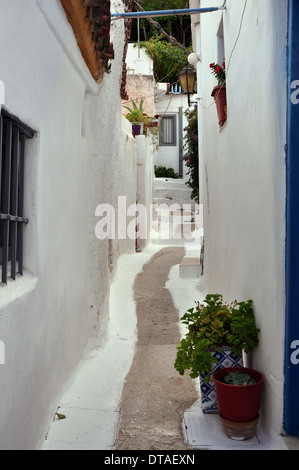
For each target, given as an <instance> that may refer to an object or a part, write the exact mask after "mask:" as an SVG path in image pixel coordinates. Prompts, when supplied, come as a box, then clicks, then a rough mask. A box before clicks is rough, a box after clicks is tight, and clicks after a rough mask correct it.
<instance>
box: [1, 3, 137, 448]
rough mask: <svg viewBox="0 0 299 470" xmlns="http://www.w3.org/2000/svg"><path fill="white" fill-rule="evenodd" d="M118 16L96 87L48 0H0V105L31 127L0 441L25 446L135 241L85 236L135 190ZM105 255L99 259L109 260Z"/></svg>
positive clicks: (99, 322)
mask: <svg viewBox="0 0 299 470" xmlns="http://www.w3.org/2000/svg"><path fill="white" fill-rule="evenodd" d="M123 33H124V32H123V22H117V24H114V25H113V26H112V30H111V39H112V41H113V42H114V48H115V52H116V58H115V61H114V63H113V66H112V73H111V74H110V75H106V76H105V77H104V80H103V82H102V84H101V85H100V86H98V85H96V83H95V82H94V81H93V79H92V78H91V76H90V74H89V71H88V69H87V67H86V66H85V63H84V61H83V59H82V57H81V54H80V52H79V49H78V46H77V43H76V41H75V37H74V34H73V31H72V29H71V27H70V25H69V23H68V22H67V19H66V16H65V14H64V11H63V9H62V7H61V4H60V2H59V1H58V0H51V1H49V0H27V1H26V7H25V6H24V1H23V0H9V1H7V0H4V1H2V2H1V15H0V41H1V48H0V80H2V81H3V82H4V84H5V90H6V101H5V106H6V108H7V110H8V111H10V112H11V113H13V114H15V115H17V116H18V117H19V118H20V119H22V120H23V121H24V122H26V123H27V124H28V125H30V126H31V127H33V128H34V129H35V130H36V131H37V134H36V136H35V138H34V139H33V140H32V141H30V142H29V144H28V152H27V156H26V195H25V202H26V207H25V214H26V217H28V218H29V219H30V223H29V225H28V226H26V228H25V249H24V256H25V259H24V264H25V275H24V277H23V278H21V279H18V280H17V281H16V282H15V283H14V282H9V284H8V286H3V285H1V286H0V339H1V341H3V342H4V344H5V353H6V357H5V360H6V363H5V365H3V366H1V374H0V388H1V403H0V448H1V449H2V450H4V449H5V450H10V449H33V448H34V447H35V446H36V445H37V443H38V441H39V439H43V438H44V433H45V431H46V428H45V426H47V424H48V422H49V419H50V416H51V413H53V412H55V410H56V408H55V403H56V399H57V397H58V394H59V391H60V390H61V387H62V386H63V385H64V383H65V382H66V381H67V380H68V378H69V377H70V374H71V373H72V371H73V370H74V368H75V367H76V365H77V363H78V361H79V359H80V358H81V356H82V354H83V352H84V350H85V348H86V347H87V345H88V340H89V339H90V338H93V340H94V341H95V340H98V341H101V340H104V338H105V326H106V324H107V322H108V317H109V311H108V295H109V285H110V280H111V278H112V277H113V271H114V267H113V266H115V265H116V262H117V257H118V255H119V254H120V253H122V252H127V251H132V250H134V242H131V241H130V240H124V241H122V242H117V241H114V242H113V243H112V244H111V246H110V247H109V246H108V245H109V243H108V241H107V240H104V241H100V240H98V239H96V237H95V225H96V222H97V220H96V217H95V210H96V207H97V205H98V204H101V203H102V202H105V203H112V204H115V203H116V201H117V196H118V195H119V194H127V196H128V201H132V202H135V199H136V145H135V142H134V140H133V138H132V136H131V135H130V132H129V133H127V132H126V131H124V128H123V118H122V115H121V100H120V97H119V88H120V77H121V67H122V54H123V45H124V36H123ZM109 265H110V266H109Z"/></svg>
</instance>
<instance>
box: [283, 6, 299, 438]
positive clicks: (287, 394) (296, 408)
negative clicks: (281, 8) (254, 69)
mask: <svg viewBox="0 0 299 470" xmlns="http://www.w3.org/2000/svg"><path fill="white" fill-rule="evenodd" d="M298 21H299V2H298V0H289V26H288V123H287V124H288V127H287V162H286V163H287V169H286V171H287V182H286V186H287V196H286V197H287V206H286V232H287V233H286V331H285V386H284V431H285V433H286V434H288V435H291V436H299V400H298V396H299V315H298V285H299V244H298V240H299V218H298V208H299V186H298V181H299V159H298V148H299V134H298V122H299V99H298V94H299V92H298V83H299V82H298V80H299V48H298V45H299V31H298Z"/></svg>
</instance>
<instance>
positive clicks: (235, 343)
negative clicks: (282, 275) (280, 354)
mask: <svg viewBox="0 0 299 470" xmlns="http://www.w3.org/2000/svg"><path fill="white" fill-rule="evenodd" d="M181 322H182V323H183V324H184V325H186V327H187V333H186V335H185V337H184V338H183V339H182V340H181V342H180V343H179V345H178V347H177V349H178V350H177V356H176V360H175V364H174V366H175V369H176V370H177V371H178V372H179V373H180V374H181V375H184V373H185V371H186V370H189V371H190V376H191V377H192V378H196V377H198V376H199V374H200V373H201V374H202V375H203V376H205V378H206V381H207V382H208V381H209V380H210V373H211V369H212V365H213V364H215V363H217V359H216V358H215V355H213V354H212V351H221V348H222V347H223V346H229V347H231V350H232V352H233V354H234V355H235V356H238V355H239V354H241V352H242V351H244V352H246V353H248V352H249V351H252V350H253V349H254V348H255V347H257V346H258V343H259V332H260V330H259V328H257V327H256V324H255V316H254V311H253V302H252V300H248V301H246V302H237V301H236V300H235V301H234V302H232V303H231V304H228V303H225V302H224V301H223V297H222V295H220V294H209V295H207V296H206V298H205V300H204V301H203V302H202V303H199V302H196V306H195V308H190V309H189V310H188V311H187V312H186V313H185V314H184V315H183V317H182V318H181Z"/></svg>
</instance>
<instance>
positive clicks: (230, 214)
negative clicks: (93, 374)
mask: <svg viewBox="0 0 299 470" xmlns="http://www.w3.org/2000/svg"><path fill="white" fill-rule="evenodd" d="M224 3H225V4H226V9H225V10H222V11H214V12H211V13H202V14H196V15H192V17H191V18H192V28H193V44H194V49H195V52H196V53H197V56H198V59H199V61H198V62H197V77H198V98H199V159H200V192H201V202H202V203H203V205H204V242H205V245H204V246H205V253H204V275H203V280H202V282H203V284H204V287H205V290H206V291H207V292H209V293H220V294H223V296H224V299H226V300H227V301H232V300H234V299H237V300H239V301H240V300H248V299H252V300H253V303H254V308H255V315H256V321H257V325H258V327H259V328H260V330H261V333H260V344H259V346H258V348H257V349H256V350H255V351H254V352H253V353H252V354H250V356H249V357H248V358H247V364H248V365H249V366H252V367H254V368H256V369H258V370H260V371H261V372H262V373H263V374H264V377H265V383H264V394H263V402H262V407H261V419H262V420H263V422H264V423H265V424H266V425H267V426H268V427H269V429H273V430H275V432H276V433H281V432H284V386H285V381H284V368H285V305H286V290H285V274H286V273H285V238H286V225H285V219H286V165H285V161H286V143H287V139H286V134H287V132H286V129H287V67H286V63H287V55H286V51H287V48H286V47H287V31H288V2H287V1H280V0H263V1H262V2H260V1H256V0H251V1H246V0H242V1H238V2H235V1H233V0H227V2H223V1H222V0H201V1H198V0H194V1H192V2H191V4H190V7H191V8H192V7H193V8H205V7H220V6H222V5H223V4H224ZM224 60H225V62H226V95H227V120H226V122H225V124H224V125H222V126H221V127H220V126H219V119H218V115H217V110H216V105H215V102H214V98H213V97H212V96H211V93H212V90H213V88H214V86H215V85H217V81H216V79H215V77H214V76H213V75H212V74H211V69H210V67H209V66H210V64H211V63H213V62H215V63H218V64H222V62H223V61H224Z"/></svg>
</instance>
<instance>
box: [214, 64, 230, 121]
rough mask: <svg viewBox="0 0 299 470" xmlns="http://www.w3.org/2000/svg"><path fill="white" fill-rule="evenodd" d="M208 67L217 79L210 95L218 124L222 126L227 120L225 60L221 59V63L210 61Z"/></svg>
mask: <svg viewBox="0 0 299 470" xmlns="http://www.w3.org/2000/svg"><path fill="white" fill-rule="evenodd" d="M210 69H211V73H212V74H213V75H214V76H215V77H216V78H217V80H218V85H217V86H215V87H214V88H213V91H212V96H213V98H214V100H215V103H216V107H217V113H218V118H219V126H220V127H222V126H223V125H224V123H225V122H226V120H227V103H226V86H225V84H226V73H225V61H223V64H222V65H219V64H215V62H212V63H211V64H210Z"/></svg>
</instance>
